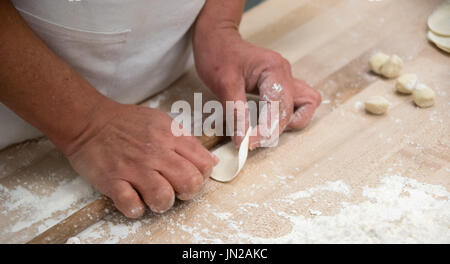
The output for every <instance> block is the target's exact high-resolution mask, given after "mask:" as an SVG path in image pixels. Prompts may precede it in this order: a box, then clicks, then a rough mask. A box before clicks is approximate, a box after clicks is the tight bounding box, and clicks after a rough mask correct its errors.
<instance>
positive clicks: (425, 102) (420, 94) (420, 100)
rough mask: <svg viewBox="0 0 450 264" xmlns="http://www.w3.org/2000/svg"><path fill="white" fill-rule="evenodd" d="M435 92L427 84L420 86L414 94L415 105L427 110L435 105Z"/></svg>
mask: <svg viewBox="0 0 450 264" xmlns="http://www.w3.org/2000/svg"><path fill="white" fill-rule="evenodd" d="M435 97H436V95H435V93H434V91H433V90H432V89H431V88H430V87H428V86H427V85H425V84H422V83H420V84H418V85H417V87H416V89H415V90H414V92H413V99H414V103H415V104H416V105H417V106H418V107H420V108H426V107H430V106H433V105H434V98H435Z"/></svg>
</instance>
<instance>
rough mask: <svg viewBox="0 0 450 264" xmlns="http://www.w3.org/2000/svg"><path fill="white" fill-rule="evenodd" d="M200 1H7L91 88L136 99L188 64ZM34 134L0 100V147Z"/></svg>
mask: <svg viewBox="0 0 450 264" xmlns="http://www.w3.org/2000/svg"><path fill="white" fill-rule="evenodd" d="M204 1H205V0H80V1H76V0H39V1H32V0H13V1H12V2H13V4H14V6H15V7H16V9H17V10H18V11H19V12H20V14H21V15H22V17H23V18H24V19H25V21H26V22H27V23H28V25H29V26H30V27H31V28H32V29H33V31H34V32H36V33H37V34H38V36H39V37H40V38H41V39H42V40H43V41H44V42H45V43H46V44H47V45H48V46H49V47H50V49H52V50H53V51H54V52H55V53H56V54H58V55H59V56H60V57H61V58H62V59H64V60H65V61H66V62H68V63H69V64H70V65H72V67H74V68H75V70H77V72H78V73H80V74H81V75H82V76H83V77H84V78H85V79H87V80H88V81H89V82H90V83H91V84H92V85H93V86H94V87H95V88H96V89H97V90H98V91H100V92H101V93H103V94H104V95H106V96H108V97H109V98H111V99H113V100H116V101H118V102H121V103H131V104H133V103H137V102H140V101H142V100H144V99H146V98H148V97H149V96H151V95H153V94H155V93H157V92H159V91H161V90H162V89H164V88H166V87H167V86H168V85H169V84H170V83H171V82H173V81H174V80H176V79H177V78H178V77H179V76H180V75H181V74H182V73H183V72H184V71H185V70H186V69H187V68H188V67H190V66H191V65H192V62H193V60H192V49H191V40H190V28H191V26H192V24H193V23H194V21H195V19H196V17H197V15H198V13H199V12H200V9H201V8H202V6H203V4H204ZM40 135H41V133H40V132H39V131H37V130H36V129H34V128H33V127H31V126H30V125H28V124H27V123H26V122H24V121H23V120H21V119H20V118H19V117H18V116H17V115H15V114H14V113H12V112H11V111H9V110H8V109H7V108H6V107H5V106H4V105H3V104H1V103H0V149H2V148H3V147H5V146H7V145H9V144H12V143H16V142H20V141H23V140H26V139H30V138H33V137H37V136H40Z"/></svg>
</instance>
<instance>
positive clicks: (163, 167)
mask: <svg viewBox="0 0 450 264" xmlns="http://www.w3.org/2000/svg"><path fill="white" fill-rule="evenodd" d="M155 166H156V167H155V168H157V170H158V171H159V172H160V173H161V175H163V176H164V178H165V179H166V180H167V181H168V182H169V183H170V185H172V187H173V188H174V189H175V192H176V196H177V197H178V199H180V200H190V199H192V198H193V197H194V196H195V195H196V194H197V193H198V192H199V191H200V190H201V188H202V187H203V183H204V180H205V178H203V175H202V174H201V172H200V171H199V170H198V169H197V167H195V166H194V165H193V164H192V163H191V162H190V161H188V160H186V159H185V158H183V157H182V156H180V155H179V154H178V153H176V152H175V151H171V152H168V153H167V154H164V155H163V157H162V159H161V160H159V161H158V164H155Z"/></svg>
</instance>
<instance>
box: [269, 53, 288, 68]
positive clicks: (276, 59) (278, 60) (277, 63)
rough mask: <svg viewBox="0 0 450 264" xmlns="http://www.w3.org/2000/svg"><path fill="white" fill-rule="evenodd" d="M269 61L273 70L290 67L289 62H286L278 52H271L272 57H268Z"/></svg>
mask: <svg viewBox="0 0 450 264" xmlns="http://www.w3.org/2000/svg"><path fill="white" fill-rule="evenodd" d="M268 59H269V66H270V67H273V68H282V67H285V66H287V65H289V62H288V60H286V59H285V58H284V57H283V56H282V55H281V54H280V53H278V52H271V53H270V55H268Z"/></svg>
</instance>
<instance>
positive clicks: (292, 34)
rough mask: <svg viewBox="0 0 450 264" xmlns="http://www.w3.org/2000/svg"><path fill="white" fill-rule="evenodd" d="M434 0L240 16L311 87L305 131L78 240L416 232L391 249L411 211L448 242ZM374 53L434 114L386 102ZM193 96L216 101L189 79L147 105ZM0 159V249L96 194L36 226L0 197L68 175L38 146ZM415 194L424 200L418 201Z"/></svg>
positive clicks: (445, 76) (318, 237) (445, 87)
mask: <svg viewBox="0 0 450 264" xmlns="http://www.w3.org/2000/svg"><path fill="white" fill-rule="evenodd" d="M441 2H442V1H438V0H427V1H423V0H390V1H388V0H385V1H363V0H358V1H356V0H268V1H266V2H264V3H263V4H261V5H259V6H257V7H256V8H253V9H251V10H250V11H249V12H247V13H246V14H245V15H244V18H243V21H242V26H241V32H242V35H243V36H244V37H245V38H246V39H247V40H249V41H250V42H252V43H255V44H257V45H260V46H264V47H267V48H270V49H273V50H276V51H278V52H280V53H281V54H283V55H284V56H285V57H286V58H287V59H288V60H289V61H290V62H291V63H292V65H293V72H294V75H295V76H296V77H298V78H301V79H303V80H305V81H307V82H308V83H309V84H311V85H312V86H314V87H316V88H317V89H319V90H320V91H321V92H322V94H323V99H324V101H323V104H322V106H321V107H320V108H319V109H318V111H317V114H316V116H315V118H314V120H313V122H312V123H311V125H310V126H309V127H308V128H306V129H304V130H303V131H300V132H296V133H285V134H284V135H283V136H282V137H281V140H280V143H279V146H278V147H276V148H268V149H260V150H257V151H254V152H251V153H250V155H249V159H248V162H247V164H246V165H245V167H244V169H243V170H242V172H241V174H240V175H239V177H238V178H237V179H236V180H234V181H233V182H231V183H228V184H222V183H217V182H214V181H209V182H208V183H207V185H206V187H205V189H204V191H203V192H202V193H201V194H200V195H199V196H198V197H197V198H195V199H194V200H193V201H190V202H178V203H177V204H176V206H175V208H174V209H173V210H171V211H169V212H167V213H165V214H164V215H154V214H151V213H149V214H147V215H146V216H145V217H144V218H143V219H141V220H138V221H136V220H133V221H131V220H127V219H125V218H124V217H123V216H121V215H119V214H118V213H115V214H112V215H110V216H108V217H107V218H106V219H105V220H103V221H101V222H99V223H98V224H96V225H94V226H92V227H91V228H90V229H89V230H87V231H86V232H83V233H82V234H81V235H80V239H81V241H82V242H110V243H115V242H120V243H136V242H137V243H172V242H177V243H188V242H194V243H195V242H203V243H205V242H289V241H292V242H320V241H336V240H334V239H338V238H339V239H340V240H339V239H338V240H339V241H347V240H346V239H345V238H348V239H349V240H348V241H363V242H389V241H390V242H398V241H410V242H414V241H420V239H423V236H420V237H419V235H420V234H418V236H417V237H414V236H413V237H412V238H405V240H402V239H399V236H400V235H399V234H392V232H393V231H398V230H400V231H402V230H403V231H402V232H414V231H411V229H414V228H415V227H417V226H415V225H414V224H417V222H414V221H412V220H411V221H412V222H411V221H410V220H408V219H410V218H409V217H412V216H411V215H414V214H416V213H417V214H419V215H420V214H424V215H425V216H429V217H430V219H431V220H430V219H428V218H427V219H428V220H430V221H431V222H429V223H428V224H424V225H423V227H425V226H427V228H431V229H430V230H431V231H430V232H429V233H430V234H429V236H428V239H429V240H431V241H439V239H440V240H443V241H444V242H450V240H449V239H450V226H449V224H448V223H450V215H449V214H446V215H443V216H440V218H439V217H437V216H436V217H434V215H435V214H437V212H438V211H439V210H440V211H444V212H450V206H449V202H448V200H449V194H448V191H450V148H449V146H450V137H449V135H450V129H449V121H450V111H449V110H450V108H449V106H450V100H449V96H450V94H449V93H450V57H449V55H448V54H445V53H443V52H441V51H439V50H438V49H436V48H435V47H434V46H433V45H432V44H430V43H429V42H428V41H427V40H426V30H427V27H426V19H427V16H428V15H429V14H430V13H431V12H432V11H433V9H434V8H436V6H437V5H438V4H439V3H441ZM375 51H383V52H385V53H388V54H394V53H395V54H398V55H399V56H400V57H402V58H403V59H404V62H405V67H404V70H403V72H404V73H406V72H412V73H416V74H417V75H418V76H419V79H420V81H421V82H424V83H426V84H428V85H429V86H430V87H432V88H433V89H434V90H435V91H436V93H437V95H438V96H437V100H436V105H435V106H434V107H432V108H428V109H419V108H417V107H415V106H414V104H413V103H412V98H411V97H410V96H401V95H398V94H396V93H394V91H393V86H394V81H393V80H386V79H382V78H380V77H377V76H375V75H373V74H372V73H370V71H369V69H368V63H367V62H368V59H369V57H370V55H371V54H373V53H374V52H375ZM198 91H201V92H203V93H204V96H203V97H204V100H208V99H213V98H214V97H213V96H212V95H211V93H210V92H208V91H207V90H206V88H205V87H204V85H203V84H202V83H201V81H200V80H199V79H198V77H197V76H196V73H195V71H194V70H191V71H189V72H188V73H187V74H185V75H184V76H183V77H182V78H180V79H179V80H178V81H176V82H175V83H174V84H173V85H171V87H170V88H169V89H168V90H167V91H165V92H163V93H162V94H160V95H157V96H156V97H154V98H152V99H150V100H149V101H148V102H146V103H145V105H148V106H152V107H159V108H161V109H164V110H167V111H168V110H169V109H170V105H171V103H172V102H174V101H176V100H178V99H181V98H183V99H185V98H188V100H191V101H193V92H198ZM371 95H382V96H384V97H385V98H387V99H388V100H389V101H390V102H391V103H392V105H391V107H390V109H389V111H388V113H387V114H386V115H384V116H373V115H368V114H366V113H365V112H364V109H363V108H361V104H362V102H364V100H365V99H367V98H368V97H369V96H371ZM0 164H3V167H2V170H1V169H0V175H2V176H3V179H0V184H1V185H0V186H2V187H3V189H1V188H0V198H2V199H0V212H5V211H7V212H8V213H0V242H25V241H27V240H29V239H30V238H32V237H34V236H35V235H36V234H38V233H39V231H43V229H45V228H46V227H49V226H51V225H52V224H54V223H55V222H56V221H59V220H61V219H63V218H64V217H65V216H67V214H68V213H70V212H73V211H74V210H76V209H78V208H81V207H82V206H83V205H84V204H86V203H87V202H88V201H89V200H92V199H93V197H94V196H93V195H92V193H91V192H89V191H87V192H86V193H85V194H84V196H83V195H80V196H79V197H75V198H74V199H73V201H74V202H71V203H70V204H69V205H68V206H66V207H62V208H60V209H63V210H57V211H54V212H48V213H47V215H45V214H39V217H41V218H42V219H40V218H39V217H38V218H36V213H34V214H33V213H29V214H26V213H21V212H20V211H19V209H20V208H22V207H23V206H26V201H25V202H23V203H20V202H18V201H13V198H12V197H9V196H7V194H6V192H5V190H6V189H7V190H9V191H11V190H17V188H19V189H20V188H25V189H26V190H28V191H29V192H32V193H34V194H36V195H40V196H41V197H48V196H49V195H51V194H52V190H55V188H57V186H60V185H61V181H65V182H70V181H71V180H73V179H74V178H75V177H76V175H75V173H74V172H73V171H72V170H71V169H70V166H69V165H68V163H67V161H65V160H64V158H62V157H61V155H60V154H59V153H57V152H56V151H55V150H54V149H53V147H52V146H51V144H50V143H48V141H46V140H45V139H44V140H40V141H36V142H29V143H27V144H25V145H21V146H16V147H14V148H10V149H7V150H5V151H3V152H0ZM2 176H0V178H1V177H2ZM25 183H26V184H25ZM30 186H31V187H30ZM395 188H397V189H395ZM68 189H69V190H70V188H68ZM43 190H49V191H43ZM87 190H88V189H87ZM398 190H400V191H398ZM424 190H426V191H424ZM446 190H447V192H446ZM419 192H420V193H423V195H424V197H423V199H419V200H418V201H415V200H414V199H416V198H417V197H420V196H418V193H419ZM383 194H386V195H389V196H387V197H385V196H383ZM433 197H434V198H433ZM432 198H433V199H435V201H434V200H433V201H431V200H430V199H432ZM427 199H428V200H427ZM429 200H430V201H429ZM43 201H47V200H45V199H43ZM428 201H429V203H427V204H425V203H426V202H428ZM421 202H423V203H421ZM408 203H409V204H414V203H416V204H417V212H416V211H414V210H415V209H414V206H413V207H412V209H411V208H409V209H405V208H406V207H407V206H408V205H407V204H408ZM11 205H15V206H17V208H16V209H14V208H11V207H13V206H11ZM431 205H436V206H437V205H439V206H441V207H437V209H439V210H437V209H436V208H435V209H436V210H432V208H431V209H430V206H431ZM427 206H428V207H427ZM383 208H386V210H389V208H391V209H392V208H394V209H395V208H400V209H401V210H402V211H401V212H402V214H403V215H402V216H398V217H396V216H395V212H393V213H392V215H391V216H392V217H391V218H389V217H385V216H383V215H382V214H385V215H386V214H389V211H383ZM400 209H399V210H400ZM428 209H430V210H429V211H427V210H428ZM377 210H379V214H376V212H377ZM365 213H367V214H372V215H367V216H366V218H365V215H366V214H365ZM27 217H28V218H30V219H31V218H33V217H35V220H32V219H31V220H30V219H28V218H27ZM352 217H353V218H352ZM368 217H370V218H371V219H373V222H371V219H369V218H368ZM24 219H25V220H27V221H28V222H27V221H25V220H24ZM436 219H440V220H439V221H444V222H443V223H442V222H438V221H437V220H436ZM377 221H379V222H377ZM18 222H19V224H18ZM20 223H22V225H20ZM25 223H31V224H32V225H31V227H28V228H24V227H25V226H24V224H25ZM446 223H447V225H446ZM363 225H368V226H363ZM429 226H431V227H429ZM319 227H322V229H320V228H319ZM378 227H379V228H378ZM419 227H420V225H419ZM434 227H436V228H434ZM377 228H378V229H377ZM380 228H387V229H386V230H385V232H384V231H383V230H381V229H380ZM433 228H434V229H433ZM316 229H317V230H316ZM328 229H329V230H328ZM324 230H328V231H326V232H325V231H324ZM355 230H356V231H355ZM341 231H342V232H347V233H348V234H347V233H345V234H344V235H342V233H340V232H341ZM357 232H362V233H357ZM383 232H384V233H383ZM389 232H391V233H389ZM418 232H419V231H418ZM439 233H440V235H439ZM380 234H384V235H383V236H381V237H380ZM327 238H328V239H327ZM391 238H392V239H391ZM358 239H359V240H358ZM390 239H391V240H390ZM408 239H411V240H408ZM414 239H416V240H414Z"/></svg>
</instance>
